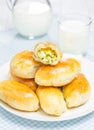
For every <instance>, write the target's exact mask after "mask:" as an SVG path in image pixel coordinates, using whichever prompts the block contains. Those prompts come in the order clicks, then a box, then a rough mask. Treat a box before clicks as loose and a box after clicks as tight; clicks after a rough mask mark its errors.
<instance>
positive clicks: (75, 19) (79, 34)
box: [58, 14, 92, 55]
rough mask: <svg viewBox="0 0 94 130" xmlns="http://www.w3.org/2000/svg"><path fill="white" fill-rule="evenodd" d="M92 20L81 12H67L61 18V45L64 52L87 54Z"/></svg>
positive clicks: (59, 38)
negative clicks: (80, 13)
mask: <svg viewBox="0 0 94 130" xmlns="http://www.w3.org/2000/svg"><path fill="white" fill-rule="evenodd" d="M91 23H92V20H91V18H90V17H87V16H84V15H79V14H65V15H62V16H61V18H60V19H59V37H58V41H59V46H60V48H61V50H62V51H63V52H66V53H72V54H77V55H86V54H87V50H88V47H89V34H90V33H89V32H90V31H89V30H90V25H91Z"/></svg>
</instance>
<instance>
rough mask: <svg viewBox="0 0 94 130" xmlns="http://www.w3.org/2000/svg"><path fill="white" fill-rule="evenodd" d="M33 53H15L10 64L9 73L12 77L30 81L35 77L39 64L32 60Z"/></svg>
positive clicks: (26, 51)
mask: <svg viewBox="0 0 94 130" xmlns="http://www.w3.org/2000/svg"><path fill="white" fill-rule="evenodd" d="M33 54H34V53H33V52H32V51H29V50H25V51H22V52H19V53H17V54H16V55H15V56H14V57H13V58H12V60H11V62H10V71H11V72H12V73H13V75H15V76H17V77H20V78H25V79H29V78H30V79H31V78H34V77H35V73H36V71H37V69H38V68H39V67H40V65H41V63H39V62H37V61H35V60H34V59H33Z"/></svg>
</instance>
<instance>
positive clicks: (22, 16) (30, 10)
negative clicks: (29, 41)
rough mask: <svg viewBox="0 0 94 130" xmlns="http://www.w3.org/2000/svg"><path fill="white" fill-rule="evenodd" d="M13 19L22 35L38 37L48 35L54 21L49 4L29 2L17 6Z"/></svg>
mask: <svg viewBox="0 0 94 130" xmlns="http://www.w3.org/2000/svg"><path fill="white" fill-rule="evenodd" d="M13 19H14V23H15V27H16V28H17V30H18V32H19V33H20V34H21V35H23V36H26V37H37V36H41V35H44V34H45V33H47V31H48V29H49V27H50V24H51V20H52V11H51V8H50V7H49V5H47V4H44V3H41V2H30V1H27V2H23V3H19V4H17V5H15V7H14V9H13Z"/></svg>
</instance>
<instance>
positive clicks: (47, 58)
mask: <svg viewBox="0 0 94 130" xmlns="http://www.w3.org/2000/svg"><path fill="white" fill-rule="evenodd" d="M61 58H62V53H61V51H60V50H59V48H58V47H57V46H56V45H55V44H53V43H51V42H41V43H38V44H36V45H35V48H34V59H35V60H36V61H39V62H42V63H43V64H46V65H47V64H49V65H56V64H57V63H58V62H59V61H60V60H61Z"/></svg>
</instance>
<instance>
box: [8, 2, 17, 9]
mask: <svg viewBox="0 0 94 130" xmlns="http://www.w3.org/2000/svg"><path fill="white" fill-rule="evenodd" d="M16 2H17V0H13V1H12V0H6V3H7V6H8V8H9V10H10V11H12V9H13V7H14V6H15V4H16Z"/></svg>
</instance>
